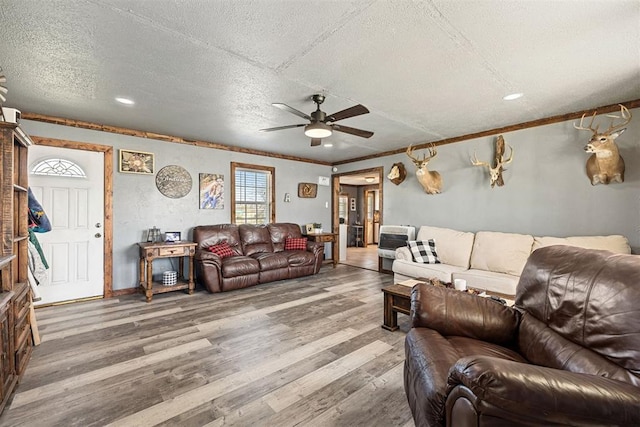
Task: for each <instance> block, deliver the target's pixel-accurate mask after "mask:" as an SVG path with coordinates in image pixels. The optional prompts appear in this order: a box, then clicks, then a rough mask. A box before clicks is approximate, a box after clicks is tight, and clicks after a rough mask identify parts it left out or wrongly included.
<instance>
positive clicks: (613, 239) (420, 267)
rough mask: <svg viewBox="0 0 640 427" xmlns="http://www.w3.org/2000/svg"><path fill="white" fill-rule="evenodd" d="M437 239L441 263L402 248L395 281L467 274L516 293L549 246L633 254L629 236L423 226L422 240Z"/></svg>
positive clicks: (478, 283) (480, 284)
mask: <svg viewBox="0 0 640 427" xmlns="http://www.w3.org/2000/svg"><path fill="white" fill-rule="evenodd" d="M428 239H433V240H434V241H435V244H436V252H437V254H438V259H439V261H440V262H441V264H423V263H418V262H415V261H414V260H413V256H412V255H411V252H410V250H409V248H407V247H401V248H398V249H396V259H395V261H394V262H393V267H392V269H393V273H394V280H395V282H396V283H397V282H400V281H402V280H407V279H414V278H418V277H423V278H437V279H439V280H442V281H445V282H451V281H453V280H454V279H465V280H466V281H467V286H470V287H474V288H477V289H484V290H487V291H493V292H498V293H501V294H505V295H515V293H516V285H517V284H518V280H519V279H520V273H521V272H522V269H523V268H524V264H525V263H526V261H527V259H528V258H529V255H530V254H531V252H533V251H535V250H536V249H538V248H541V247H544V246H552V245H569V246H577V247H581V248H585V249H605V250H609V251H612V252H616V253H625V254H629V253H631V248H630V246H629V241H628V240H627V238H626V237H624V236H619V235H613V236H576V237H564V238H561V237H534V236H531V235H528V234H516V233H501V232H496V231H479V232H477V233H475V234H474V233H469V232H463V231H457V230H452V229H449V228H440V227H429V226H422V227H420V230H419V231H418V235H417V236H416V240H428Z"/></svg>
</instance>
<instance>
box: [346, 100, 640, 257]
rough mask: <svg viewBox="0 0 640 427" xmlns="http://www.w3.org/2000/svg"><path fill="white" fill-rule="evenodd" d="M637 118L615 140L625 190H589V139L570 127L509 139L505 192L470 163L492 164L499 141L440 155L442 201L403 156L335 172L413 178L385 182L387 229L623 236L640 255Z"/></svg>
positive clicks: (639, 114)
mask: <svg viewBox="0 0 640 427" xmlns="http://www.w3.org/2000/svg"><path fill="white" fill-rule="evenodd" d="M632 114H633V115H634V118H633V120H632V122H631V123H630V124H629V126H628V127H627V130H626V131H625V132H624V133H623V134H622V135H621V136H620V137H619V138H618V140H617V141H618V146H619V147H620V150H621V154H622V156H623V158H624V160H625V163H626V174H625V182H624V183H622V184H612V185H608V186H605V185H597V186H592V185H591V183H590V181H589V179H588V178H587V176H586V173H585V164H586V160H587V158H588V154H586V153H585V152H584V151H583V147H584V146H585V145H586V143H587V140H588V138H589V137H590V134H589V133H588V132H585V131H578V130H575V129H574V128H573V126H572V123H573V121H569V122H563V123H556V124H552V125H547V126H540V127H536V128H531V129H524V130H520V131H516V132H509V133H506V134H504V138H505V141H506V142H507V143H508V144H509V145H511V146H512V147H513V148H514V149H515V155H514V160H513V162H512V163H511V164H510V165H508V167H507V169H508V170H507V171H506V172H505V174H504V178H505V186H504V187H495V188H491V187H490V186H489V177H488V172H487V170H486V168H480V167H477V166H472V165H471V164H470V161H469V157H470V156H471V155H473V152H474V150H475V151H477V155H478V158H479V159H480V160H484V161H491V160H492V158H493V147H494V141H495V137H487V138H478V139H473V140H469V141H465V142H460V143H456V144H449V145H445V146H442V147H439V148H438V155H437V157H436V158H435V159H433V160H432V161H431V162H430V163H429V169H430V170H437V171H439V172H440V173H441V174H442V176H443V181H444V185H443V192H442V194H439V195H428V194H426V193H424V192H423V190H422V187H421V186H420V184H419V183H418V181H417V180H416V177H415V173H414V172H415V166H414V165H413V163H412V162H411V160H410V159H409V158H408V157H407V156H406V155H405V154H398V155H394V156H389V157H383V158H377V159H371V160H366V161H360V162H356V163H350V164H346V165H340V166H338V172H339V173H343V172H350V171H355V170H359V169H368V168H371V167H375V166H383V167H384V170H385V175H386V174H388V173H389V171H390V169H391V165H392V164H393V163H395V162H400V161H401V162H403V163H404V164H405V166H406V167H407V172H408V174H407V179H406V180H405V181H404V182H403V183H402V184H400V185H399V186H396V185H394V184H393V183H391V182H390V181H389V180H388V179H386V177H385V179H384V183H383V186H384V187H383V189H384V190H383V197H384V202H383V208H384V223H385V224H410V225H415V226H420V225H433V226H439V227H449V228H454V229H459V230H465V231H472V232H475V231H479V230H493V231H505V232H516V233H524V234H533V235H536V236H542V235H547V236H559V237H562V236H571V235H606V234H622V235H624V236H626V237H627V238H628V239H629V242H630V244H631V246H632V250H633V251H634V253H640V109H635V110H632ZM596 120H601V121H602V120H606V119H605V118H603V117H598V118H596ZM607 124H608V122H604V124H603V125H602V126H601V127H605V126H606V125H607ZM417 154H418V155H421V154H422V152H420V151H419V152H418V153H417Z"/></svg>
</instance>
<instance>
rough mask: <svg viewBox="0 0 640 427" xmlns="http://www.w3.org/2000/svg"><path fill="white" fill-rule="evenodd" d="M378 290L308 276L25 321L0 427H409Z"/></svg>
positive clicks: (354, 272) (87, 306) (54, 311)
mask: <svg viewBox="0 0 640 427" xmlns="http://www.w3.org/2000/svg"><path fill="white" fill-rule="evenodd" d="M392 280H393V278H392V276H390V275H383V274H379V273H377V272H374V271H369V270H363V269H360V268H353V267H350V266H346V265H338V267H337V268H336V269H333V268H331V267H330V266H328V265H325V266H323V267H322V269H321V271H320V273H319V274H318V275H315V276H309V277H303V278H299V279H294V280H286V281H280V282H274V283H268V284H264V285H259V286H255V287H251V288H247V289H242V290H237V291H232V292H225V293H220V294H209V293H207V292H205V291H202V290H201V291H198V292H196V293H195V294H194V295H187V294H184V293H181V292H173V293H168V294H163V295H156V296H154V298H153V301H152V302H151V303H149V304H147V303H146V302H144V298H143V297H142V296H141V295H131V296H127V297H120V298H113V299H106V300H98V301H92V302H85V303H77V304H72V305H66V306H58V307H47V308H43V309H38V310H37V311H36V317H37V319H38V326H39V328H40V334H41V337H42V344H41V345H40V346H38V347H36V348H35V349H34V352H33V357H32V359H31V361H30V363H29V366H28V368H27V370H26V372H25V375H24V377H23V379H22V382H21V383H20V385H19V386H18V388H17V390H16V393H15V394H14V396H13V399H12V401H11V402H10V404H9V405H7V408H6V409H5V411H4V414H3V415H2V416H1V417H0V425H1V426H23V425H24V426H103V425H109V426H136V427H138V426H152V425H162V426H170V425H179V426H298V425H299V426H407V427H408V426H413V421H412V419H411V414H410V411H409V407H408V405H407V402H406V397H405V394H404V390H403V377H402V369H403V362H404V337H405V334H406V331H407V330H408V318H407V316H404V315H399V322H400V326H401V329H400V330H399V331H396V332H389V331H386V330H384V329H382V328H381V327H380V325H381V323H382V292H381V291H380V289H381V288H382V287H383V286H386V285H389V284H391V283H392Z"/></svg>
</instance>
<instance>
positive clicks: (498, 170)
mask: <svg viewBox="0 0 640 427" xmlns="http://www.w3.org/2000/svg"><path fill="white" fill-rule="evenodd" d="M506 145H507V146H508V147H509V150H510V153H509V158H508V159H507V160H504V152H505V148H504V147H505V142H504V138H503V137H502V135H499V136H498V139H497V140H496V156H495V164H496V166H495V167H491V165H490V164H489V163H487V162H481V161H479V160H478V157H477V156H476V153H475V151H474V152H473V158H472V159H471V164H472V165H474V166H486V167H487V169H489V178H490V179H491V188H493V187H494V186H495V185H496V184H498V187H502V186H503V185H504V180H503V179H502V172H504V171H506V169H504V165H506V164H508V163H511V161H512V160H513V147H511V146H510V145H509V144H506Z"/></svg>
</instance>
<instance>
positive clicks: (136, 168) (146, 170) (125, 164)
mask: <svg viewBox="0 0 640 427" xmlns="http://www.w3.org/2000/svg"><path fill="white" fill-rule="evenodd" d="M118 170H119V171H120V172H124V173H140V174H143V175H153V173H154V172H155V159H154V156H153V153H145V152H144V151H132V150H124V149H121V150H120V155H119V162H118Z"/></svg>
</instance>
